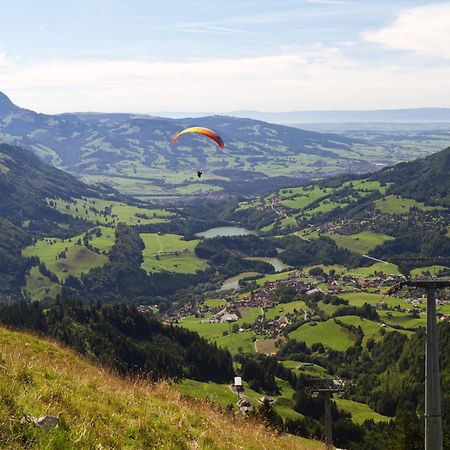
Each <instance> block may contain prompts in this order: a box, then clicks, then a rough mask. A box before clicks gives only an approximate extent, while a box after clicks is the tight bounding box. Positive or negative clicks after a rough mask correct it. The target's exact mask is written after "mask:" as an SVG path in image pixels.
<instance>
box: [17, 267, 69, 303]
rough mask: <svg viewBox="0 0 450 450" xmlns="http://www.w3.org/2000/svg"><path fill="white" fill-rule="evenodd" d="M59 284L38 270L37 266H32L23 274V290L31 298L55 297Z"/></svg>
mask: <svg viewBox="0 0 450 450" xmlns="http://www.w3.org/2000/svg"><path fill="white" fill-rule="evenodd" d="M60 289H61V286H60V285H59V284H57V283H54V282H53V281H51V280H50V279H49V278H47V277H46V276H44V275H42V274H41V272H39V267H38V266H34V267H32V268H31V269H30V273H29V274H28V275H26V276H25V291H26V293H27V294H28V295H29V296H30V297H31V298H32V299H33V300H42V299H44V298H45V297H50V298H55V296H56V295H57V294H58V293H59V292H60Z"/></svg>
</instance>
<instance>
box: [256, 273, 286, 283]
mask: <svg viewBox="0 0 450 450" xmlns="http://www.w3.org/2000/svg"><path fill="white" fill-rule="evenodd" d="M291 275H292V271H290V272H279V273H273V274H269V275H265V276H263V277H262V278H258V279H257V280H256V284H257V285H258V286H264V284H265V283H267V282H269V281H278V280H285V279H286V278H289V277H290V276H291Z"/></svg>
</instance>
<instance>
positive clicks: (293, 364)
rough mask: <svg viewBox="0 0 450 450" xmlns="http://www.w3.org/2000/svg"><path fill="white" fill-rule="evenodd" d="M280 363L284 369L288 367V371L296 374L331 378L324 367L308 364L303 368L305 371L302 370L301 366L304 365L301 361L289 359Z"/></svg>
mask: <svg viewBox="0 0 450 450" xmlns="http://www.w3.org/2000/svg"><path fill="white" fill-rule="evenodd" d="M280 363H281V364H282V365H283V366H284V367H287V368H288V369H291V370H293V371H294V372H295V373H296V374H300V373H305V374H308V375H313V376H314V377H319V378H327V377H329V376H330V375H329V374H328V372H327V370H326V369H325V368H324V367H322V366H318V365H317V364H312V363H307V364H306V365H305V366H304V367H303V369H300V366H301V365H302V362H301V361H293V360H290V359H287V360H284V361H280Z"/></svg>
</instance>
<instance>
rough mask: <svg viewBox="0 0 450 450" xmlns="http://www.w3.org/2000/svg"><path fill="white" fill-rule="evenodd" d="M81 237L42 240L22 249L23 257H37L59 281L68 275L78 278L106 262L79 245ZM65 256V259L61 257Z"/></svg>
mask: <svg viewBox="0 0 450 450" xmlns="http://www.w3.org/2000/svg"><path fill="white" fill-rule="evenodd" d="M82 237H83V235H79V236H74V237H73V238H70V239H58V238H44V239H40V240H39V241H37V242H36V243H35V244H34V245H30V246H29V247H26V248H25V249H23V251H22V253H23V255H24V256H37V257H39V260H40V261H41V262H42V263H44V264H45V265H46V267H47V269H48V270H50V271H51V272H53V273H54V274H55V275H56V276H57V277H58V279H59V280H65V279H66V278H67V277H68V276H69V275H73V276H75V277H80V275H82V274H83V273H88V272H89V270H91V269H93V268H94V267H101V266H103V265H105V264H106V263H107V262H108V258H107V257H106V256H105V255H100V254H98V253H95V252H93V251H92V250H89V249H88V248H86V247H85V246H84V245H83V244H80V242H81V240H82ZM64 254H65V257H62V256H63V255H64Z"/></svg>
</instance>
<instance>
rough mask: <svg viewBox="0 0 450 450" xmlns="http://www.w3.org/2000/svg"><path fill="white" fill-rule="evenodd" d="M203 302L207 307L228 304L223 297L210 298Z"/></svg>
mask: <svg viewBox="0 0 450 450" xmlns="http://www.w3.org/2000/svg"><path fill="white" fill-rule="evenodd" d="M203 303H204V304H205V305H206V306H208V307H209V308H219V307H224V306H226V305H227V304H228V302H227V301H226V300H224V299H223V298H210V299H208V300H205V301H204V302H203Z"/></svg>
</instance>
